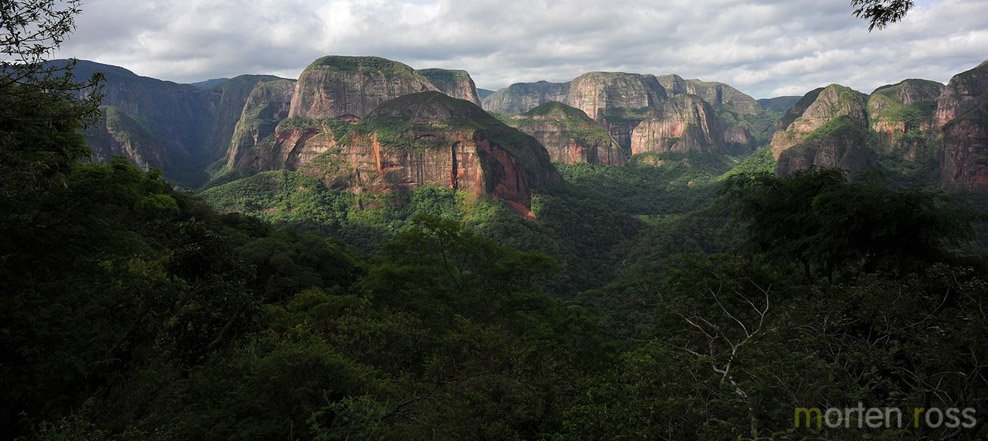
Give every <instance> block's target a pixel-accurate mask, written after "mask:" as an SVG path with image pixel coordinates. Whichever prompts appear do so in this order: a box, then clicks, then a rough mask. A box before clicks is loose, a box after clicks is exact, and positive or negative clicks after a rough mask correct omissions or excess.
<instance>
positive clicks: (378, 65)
mask: <svg viewBox="0 0 988 441" xmlns="http://www.w3.org/2000/svg"><path fill="white" fill-rule="evenodd" d="M430 90H431V91H434V90H438V89H437V88H436V87H435V86H433V85H432V83H430V82H429V80H428V79H427V78H425V77H424V76H422V75H421V74H419V73H418V72H416V71H415V69H412V68H411V67H408V66H407V65H405V64H402V63H399V62H397V61H391V60H386V59H384V58H378V57H344V56H328V57H323V58H320V59H318V60H316V61H313V62H312V64H310V65H309V66H308V67H306V68H305V70H304V71H302V74H301V75H300V76H299V78H298V84H296V86H295V96H294V97H292V106H291V110H290V112H289V114H288V116H289V118H313V119H322V118H336V117H339V116H344V115H355V116H358V117H364V116H365V115H367V114H368V113H370V111H371V110H374V108H376V107H377V106H378V105H380V104H381V103H383V102H385V101H387V100H390V99H393V98H397V97H399V96H402V95H407V94H410V93H417V92H425V91H430Z"/></svg>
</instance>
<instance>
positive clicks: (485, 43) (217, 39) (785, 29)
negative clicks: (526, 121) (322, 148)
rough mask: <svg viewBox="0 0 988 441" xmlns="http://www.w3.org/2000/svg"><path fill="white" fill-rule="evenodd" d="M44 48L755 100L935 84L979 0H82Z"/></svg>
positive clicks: (181, 76)
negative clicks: (637, 81)
mask: <svg viewBox="0 0 988 441" xmlns="http://www.w3.org/2000/svg"><path fill="white" fill-rule="evenodd" d="M84 8H85V11H84V13H83V15H82V16H81V17H79V20H78V21H79V29H78V31H77V32H76V34H75V35H74V36H73V38H72V39H71V40H70V41H69V42H68V43H67V44H66V45H65V46H64V50H63V52H62V53H61V54H60V55H63V56H75V57H78V58H86V59H94V60H96V61H100V62H105V63H110V64H118V65H122V66H124V67H126V68H129V69H131V70H134V71H136V72H138V73H140V74H143V75H149V76H154V77H158V78H163V79H168V80H173V81H189V82H191V81H198V80H202V79H206V78H212V77H229V76H233V75H237V74H241V73H274V74H279V75H282V76H289V77H294V76H297V75H298V73H299V72H300V71H301V70H302V69H303V68H304V67H305V66H306V65H307V64H308V63H309V62H310V61H311V60H313V59H315V58H317V57H319V56H322V55H326V54H347V55H379V56H384V57H387V58H392V59H397V60H399V61H402V62H405V63H407V64H409V65H412V66H414V67H419V68H421V67H432V66H437V67H446V68H462V69H467V70H469V71H470V72H471V74H472V75H473V76H474V78H475V79H476V81H477V83H478V85H479V86H481V87H487V88H497V87H503V86H507V85H508V84H510V83H513V82H518V81H535V80H539V79H545V80H548V81H567V80H570V79H572V78H573V77H575V76H577V75H579V74H580V73H583V72H586V71H591V70H622V71H631V72H642V73H654V74H665V73H678V74H680V75H683V76H684V77H688V78H703V79H706V80H717V81H724V82H727V83H730V84H733V85H735V86H736V87H739V88H740V89H742V90H744V91H746V92H748V93H749V94H752V95H754V96H757V97H767V96H773V95H779V94H800V93H803V92H805V91H808V90H810V89H812V88H814V87H818V86H820V85H825V84H829V83H834V82H839V83H842V84H846V85H848V86H851V87H854V88H856V89H858V90H861V91H863V92H870V91H871V90H873V89H874V88H875V87H877V86H879V85H881V84H885V83H889V82H896V81H900V80H902V79H904V78H907V77H925V78H929V79H933V80H937V81H946V80H947V79H949V77H950V76H951V75H953V74H955V73H957V72H960V71H962V70H966V69H968V68H970V67H973V66H974V65H976V64H978V63H979V62H980V61H982V59H984V58H986V57H988V54H986V53H985V52H984V48H986V47H988V2H984V1H981V0H938V1H934V2H932V3H931V4H929V5H923V6H920V7H918V8H917V9H915V10H914V11H913V12H912V13H911V14H910V15H909V16H908V17H907V19H906V20H905V21H904V22H903V23H899V24H895V25H893V26H892V27H890V28H889V29H887V30H885V31H880V32H872V33H869V32H867V31H866V26H865V24H864V22H862V21H860V20H858V19H856V18H854V17H852V16H851V10H850V9H851V8H850V6H849V5H848V4H847V3H846V2H820V1H818V0H759V1H756V0H751V1H745V2H738V1H733V0H663V1H658V0H632V1H626V2H623V3H614V2H600V1H599V0H561V1H548V0H527V1H521V0H512V1H507V0H433V1H423V0H416V1H407V0H406V1H385V0H282V1H278V0H249V1H244V2H234V1H230V0H226V1H222V0H213V1H209V2H206V1H197V0H171V1H162V0H145V1H143V2H133V1H132V0H91V1H90V2H88V3H86V4H85V5H84Z"/></svg>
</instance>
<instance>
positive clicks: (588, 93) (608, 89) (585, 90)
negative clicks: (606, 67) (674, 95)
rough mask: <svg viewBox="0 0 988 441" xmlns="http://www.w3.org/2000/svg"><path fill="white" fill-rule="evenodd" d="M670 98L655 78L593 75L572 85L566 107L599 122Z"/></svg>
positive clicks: (589, 74) (603, 73)
mask: <svg viewBox="0 0 988 441" xmlns="http://www.w3.org/2000/svg"><path fill="white" fill-rule="evenodd" d="M667 97H668V96H667V94H666V91H665V88H663V87H662V85H661V84H659V80H658V79H657V78H656V77H655V76H654V75H641V74H629V73H621V72H590V73H586V74H583V75H580V76H578V77H576V78H575V79H573V81H571V82H570V87H569V94H567V97H566V104H568V105H570V106H572V107H575V108H577V109H580V110H582V111H583V112H584V113H586V114H587V116H589V117H590V118H593V119H597V120H600V119H604V118H606V117H608V116H618V117H623V116H625V115H627V111H629V110H630V111H633V112H640V111H642V110H644V109H648V108H651V107H653V106H655V105H656V104H658V103H659V102H662V101H664V100H665V99H666V98H667Z"/></svg>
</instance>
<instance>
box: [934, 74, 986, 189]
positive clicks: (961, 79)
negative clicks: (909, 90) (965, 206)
mask: <svg viewBox="0 0 988 441" xmlns="http://www.w3.org/2000/svg"><path fill="white" fill-rule="evenodd" d="M936 117H937V123H938V125H940V126H941V127H942V128H943V144H942V147H941V153H940V157H941V163H940V176H941V179H942V180H943V185H944V187H945V188H948V189H958V190H978V191H984V190H986V189H988V61H986V62H984V63H981V65H979V66H978V67H976V68H974V69H971V70H969V71H967V72H963V73H960V74H958V75H956V76H954V77H953V78H951V80H950V83H948V84H947V87H946V88H945V89H944V91H943V94H942V95H941V96H940V98H939V99H938V100H937V111H936Z"/></svg>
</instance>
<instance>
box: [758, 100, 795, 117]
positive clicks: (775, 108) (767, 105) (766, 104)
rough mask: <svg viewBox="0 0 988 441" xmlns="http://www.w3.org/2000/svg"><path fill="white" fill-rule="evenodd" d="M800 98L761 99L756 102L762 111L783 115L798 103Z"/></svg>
mask: <svg viewBox="0 0 988 441" xmlns="http://www.w3.org/2000/svg"><path fill="white" fill-rule="evenodd" d="M801 98H803V97H801V96H777V97H775V98H762V99H760V100H758V106H759V107H761V108H762V110H764V111H766V112H771V113H778V114H785V113H786V111H787V110H789V108H790V107H792V106H793V105H794V104H796V103H797V102H799V100H800V99H801Z"/></svg>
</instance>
